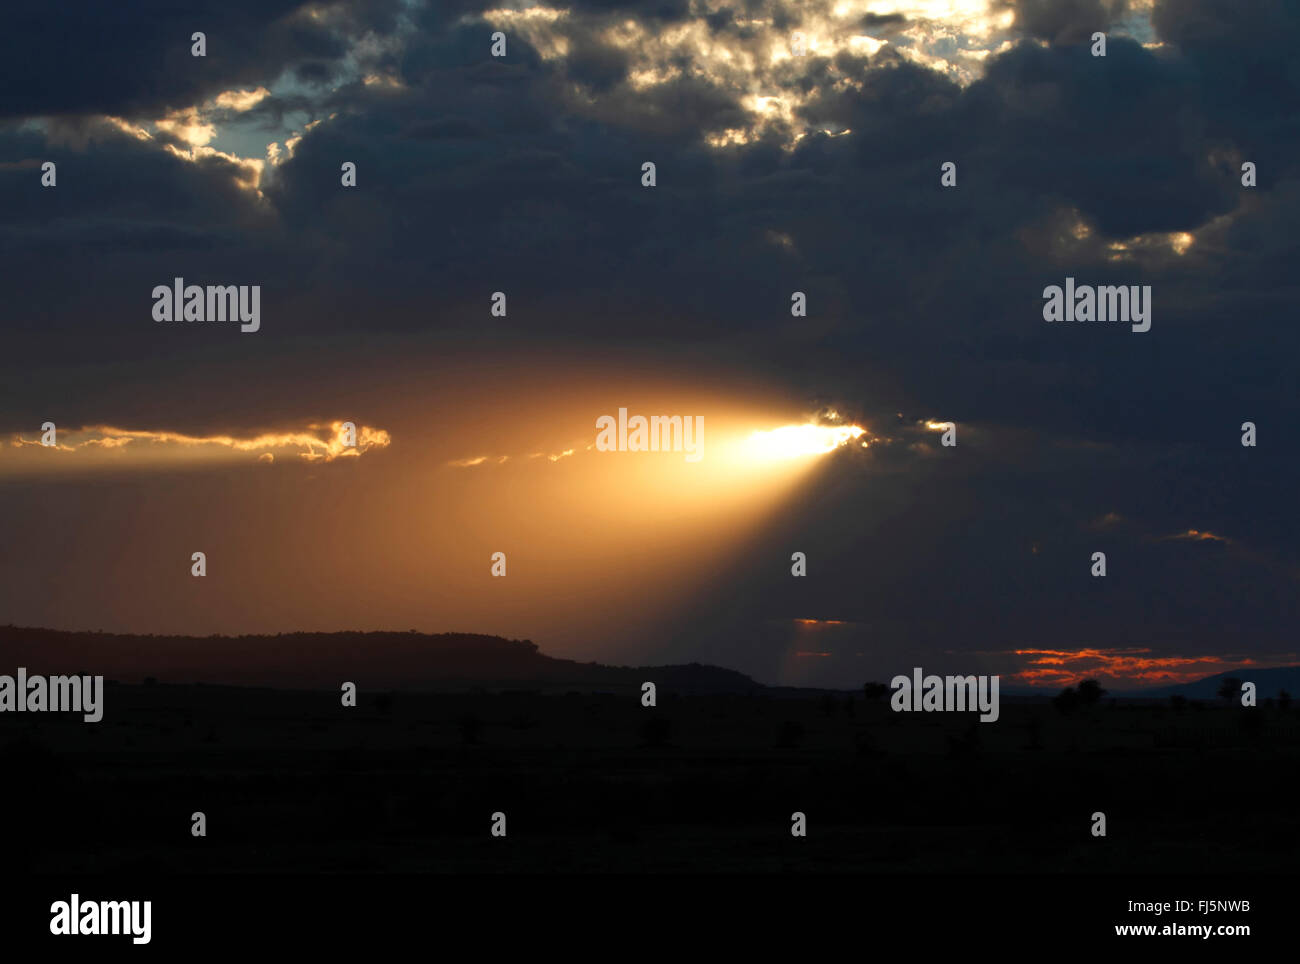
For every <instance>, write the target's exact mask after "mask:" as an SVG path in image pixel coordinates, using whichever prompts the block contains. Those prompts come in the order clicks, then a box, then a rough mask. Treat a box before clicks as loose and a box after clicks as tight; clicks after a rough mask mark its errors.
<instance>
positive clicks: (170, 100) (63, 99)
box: [0, 0, 399, 117]
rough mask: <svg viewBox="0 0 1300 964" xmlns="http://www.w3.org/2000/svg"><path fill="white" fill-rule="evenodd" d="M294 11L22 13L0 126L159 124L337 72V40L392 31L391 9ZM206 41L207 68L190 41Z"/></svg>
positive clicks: (372, 4)
mask: <svg viewBox="0 0 1300 964" xmlns="http://www.w3.org/2000/svg"><path fill="white" fill-rule="evenodd" d="M309 6H313V5H309V4H305V3H303V2H302V0H235V2H229V0H220V2H217V0H202V2H199V3H191V4H185V5H177V4H175V3H170V2H164V0H142V2H139V3H132V4H131V5H130V6H129V7H123V6H121V5H115V4H92V3H85V2H70V3H69V2H57V0H56V2H49V3H34V4H25V5H24V6H23V8H22V10H21V11H14V12H11V13H10V14H9V15H8V19H7V22H6V25H5V30H4V31H3V32H0V63H3V64H4V69H5V71H6V72H7V73H8V77H7V79H6V81H5V83H3V84H0V117H35V116H48V115H58V114H91V113H97V114H112V115H126V116H135V115H138V114H141V113H151V112H152V113H155V114H158V113H162V112H164V111H165V110H167V109H169V108H178V107H184V106H188V105H191V104H194V103H196V102H198V101H201V100H204V99H206V98H207V97H209V96H212V95H214V94H216V93H218V92H220V91H222V90H225V89H228V88H230V87H235V86H240V85H256V84H265V83H268V82H270V81H272V80H274V79H275V78H276V77H277V76H278V75H279V74H280V73H281V71H283V70H284V69H286V68H290V67H293V68H299V69H300V73H303V72H305V73H307V74H311V73H313V72H314V73H315V75H316V78H317V79H321V77H322V75H323V74H324V73H325V71H324V69H323V68H324V65H325V64H326V63H334V64H337V62H338V61H339V59H340V58H341V57H342V55H343V54H344V52H345V51H346V49H347V47H348V44H347V42H346V38H347V37H350V36H360V35H361V34H363V33H364V32H366V31H368V30H374V31H384V32H386V31H391V30H392V29H393V27H394V25H395V17H396V13H397V11H398V9H399V4H398V3H397V0H348V2H345V3H334V4H329V3H326V4H322V5H320V6H319V7H318V8H317V9H319V10H320V11H321V13H322V16H321V19H320V20H319V21H317V20H313V19H311V18H310V17H308V16H306V14H305V11H306V10H307V8H308V7H309ZM196 31H199V32H202V33H204V34H205V35H206V37H207V56H206V57H203V58H196V57H193V56H192V55H191V40H190V37H191V36H192V35H193V34H194V32H196Z"/></svg>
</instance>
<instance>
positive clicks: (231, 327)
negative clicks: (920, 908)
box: [0, 0, 1300, 690]
mask: <svg viewBox="0 0 1300 964" xmlns="http://www.w3.org/2000/svg"><path fill="white" fill-rule="evenodd" d="M195 31H202V32H203V33H204V35H205V43H206V55H205V56H203V57H195V56H193V55H192V40H191V38H192V35H193V33H194V32H195ZM498 31H499V32H500V33H501V34H502V35H503V36H504V39H505V45H506V49H505V56H503V57H494V56H492V52H491V49H492V46H493V34H494V33H495V32H498ZM1097 31H1103V32H1105V33H1106V35H1107V47H1106V55H1105V56H1104V57H1097V56H1093V54H1092V49H1091V48H1092V46H1093V41H1092V36H1093V34H1094V33H1095V32H1097ZM795 35H799V38H800V40H801V42H802V44H803V49H804V53H803V54H802V55H796V54H795V53H792V50H793V48H794V46H795V43H796V41H795V39H794V38H795ZM1297 44H1300V11H1297V9H1296V8H1295V7H1294V6H1290V5H1286V4H1282V3H1276V2H1264V0H1260V2H1240V0H1178V2H1168V3H1166V2H1161V0H1156V2H1139V0H1129V2H1122V0H1112V2H1102V0H912V2H874V0H813V2H801V3H798V4H793V3H779V2H772V0H753V2H736V3H728V2H723V0H705V2H701V0H641V2H622V0H577V2H572V3H567V4H563V5H555V6H547V5H544V4H538V3H528V2H514V3H506V4H498V3H483V2H479V0H453V2H450V3H434V4H426V3H419V2H390V0H370V2H366V0H358V2H339V3H323V4H318V3H306V4H304V3H297V2H293V0H238V2H227V3H215V2H202V0H201V2H198V3H195V4H189V5H187V7H186V9H184V10H181V9H177V8H176V6H175V5H173V4H170V3H161V2H144V3H135V4H129V5H120V6H117V7H114V8H107V7H102V6H99V5H96V6H94V7H91V6H90V5H85V4H64V3H58V2H53V3H49V4H38V5H28V7H27V8H25V9H24V10H22V11H19V12H17V13H15V14H14V15H13V16H12V18H11V22H10V24H9V29H7V30H6V31H5V32H4V34H3V36H0V64H3V65H4V66H3V67H0V70H3V71H4V73H5V75H6V76H5V77H4V83H2V84H0V212H2V213H0V257H2V261H0V292H2V293H3V301H2V302H0V331H2V332H3V339H4V347H5V350H4V352H3V353H0V366H2V369H3V370H2V371H0V522H3V526H4V531H5V534H6V551H5V552H4V553H2V554H0V622H7V623H11V624H16V625H21V626H45V627H52V628H60V629H75V630H94V629H103V630H106V631H116V632H139V633H150V632H155V633H185V634H194V635H209V634H217V633H223V634H238V633H254V632H272V633H273V632H288V631H295V630H313V631H325V630H344V629H363V630H377V629H400V630H405V629H418V630H421V631H426V632H442V631H459V632H476V633H496V634H501V635H505V636H509V637H512V638H527V639H531V640H533V641H534V642H536V643H537V644H538V645H539V646H540V647H541V649H542V651H543V652H545V653H548V654H550V655H554V656H562V657H566V658H573V659H580V660H583V661H587V660H599V661H601V662H607V663H614V664H633V663H664V662H690V661H698V662H709V663H717V664H719V665H723V666H727V667H731V668H735V669H738V670H741V671H742V672H746V673H749V674H750V675H752V676H754V677H755V678H756V679H758V680H760V681H763V682H769V683H786V684H794V685H819V686H842V687H845V688H850V687H857V686H860V685H861V683H862V682H863V681H866V680H872V679H876V680H888V679H889V678H891V677H892V676H893V675H895V674H897V673H904V674H910V672H911V669H912V668H913V667H915V666H921V667H923V668H925V669H926V671H927V672H928V671H935V672H960V673H963V674H964V673H999V674H1001V675H1003V678H1004V685H1037V686H1042V687H1045V688H1057V687H1060V686H1063V685H1065V684H1067V683H1071V682H1075V681H1077V680H1078V679H1080V678H1084V677H1086V676H1091V677H1096V678H1099V679H1101V680H1102V682H1103V684H1104V685H1106V686H1107V687H1108V688H1110V689H1112V690H1123V689H1126V688H1133V687H1137V686H1142V685H1160V684H1167V683H1171V682H1177V681H1180V680H1185V679H1194V678H1199V677H1202V676H1207V675H1210V674H1212V673H1216V672H1220V671H1222V670H1226V669H1236V668H1239V667H1250V666H1277V665H1289V664H1292V663H1295V662H1297V661H1300V656H1297V651H1300V645H1298V644H1297V643H1296V641H1295V636H1294V630H1293V627H1294V625H1295V622H1296V616H1297V604H1296V598H1297V592H1296V591H1297V588H1300V558H1298V554H1297V550H1296V537H1297V523H1296V513H1295V512H1294V511H1293V509H1292V498H1293V490H1294V485H1295V479H1296V478H1297V471H1296V470H1297V468H1298V467H1300V465H1298V464H1297V457H1296V454H1295V451H1296V450H1295V446H1294V443H1293V441H1292V439H1291V438H1290V437H1289V432H1290V430H1291V427H1292V426H1294V425H1295V424H1296V421H1297V416H1298V415H1300V413H1298V412H1297V403H1296V392H1295V391H1294V384H1295V381H1294V370H1295V359H1296V357H1297V351H1298V350H1300V335H1298V334H1297V330H1296V326H1295V324H1294V322H1293V318H1292V315H1293V305H1294V301H1295V295H1296V291H1297V289H1296V282H1295V280H1294V279H1295V272H1294V269H1295V265H1296V254H1297V251H1296V247H1297V242H1296V241H1295V240H1294V239H1295V237H1296V234H1295V231H1294V224H1295V223H1296V222H1297V220H1298V219H1300V109H1298V108H1300V66H1298V63H1300V62H1297V60H1296V58H1295V57H1294V53H1293V52H1294V50H1295V49H1296V47H1297ZM46 162H54V164H55V171H56V182H55V184H54V186H52V187H46V186H43V185H42V177H43V171H42V165H43V164H45V163H46ZM345 162H351V163H353V164H355V166H356V181H355V186H352V187H345V186H344V185H343V184H342V183H341V174H340V171H341V166H342V165H343V164H344V163H345ZM646 162H651V163H653V164H654V165H655V185H654V186H653V187H647V186H645V185H644V184H643V164H645V163H646ZM946 162H952V163H953V164H955V165H956V184H955V185H954V186H944V185H943V184H942V183H941V166H942V165H943V164H945V163H946ZM1247 162H1249V163H1251V164H1254V165H1255V170H1256V172H1257V181H1256V183H1255V184H1254V185H1253V186H1245V185H1243V183H1242V165H1243V164H1245V163H1247ZM175 278H183V279H185V280H184V283H185V284H197V285H244V286H253V285H256V286H259V290H260V312H259V315H260V317H259V326H258V330H256V331H241V330H240V326H239V324H238V323H231V322H218V321H203V322H186V321H182V320H179V319H177V320H172V321H158V320H156V318H157V314H156V303H155V297H154V295H153V292H154V289H155V288H156V287H157V286H160V285H161V286H167V287H170V286H171V285H172V284H173V280H174V279H175ZM1066 278H1074V279H1076V281H1077V282H1078V283H1079V284H1081V285H1082V284H1092V285H1139V286H1146V285H1149V286H1150V291H1151V302H1150V304H1151V327H1150V330H1148V331H1144V332H1135V331H1132V330H1131V329H1130V327H1129V326H1128V325H1126V324H1116V323H1104V322H1093V323H1089V322H1048V321H1045V320H1044V314H1043V307H1044V295H1043V292H1044V289H1045V288H1046V287H1047V286H1050V285H1058V286H1061V285H1064V284H1065V279H1066ZM496 292H501V293H504V295H505V296H506V310H505V314H504V316H502V315H501V314H499V313H496V314H494V313H493V311H492V306H493V296H494V293H496ZM794 292H802V293H803V294H804V295H805V297H806V305H807V310H806V314H805V315H794V314H792V309H791V306H792V300H791V299H792V294H793V293H794ZM621 408H622V409H626V410H627V411H628V412H629V413H631V414H633V415H635V414H642V415H645V416H650V415H681V416H684V417H699V418H701V419H702V425H703V435H702V444H701V455H702V457H701V458H700V459H699V460H698V461H688V460H687V459H686V458H684V457H683V454H682V453H680V452H630V451H615V452H610V451H602V450H601V449H600V447H599V446H598V445H597V436H598V419H600V418H601V417H602V416H614V417H617V414H618V411H619V409H621ZM47 421H49V422H53V423H54V424H55V426H56V428H57V436H56V444H54V445H50V446H46V445H42V444H40V443H41V439H42V434H43V430H42V425H43V424H44V423H46V422H47ZM1247 421H1249V422H1253V423H1254V424H1255V426H1256V432H1257V439H1256V445H1254V446H1251V447H1246V446H1243V445H1242V444H1241V440H1242V425H1243V423H1245V422H1247ZM344 422H351V423H352V424H353V425H355V426H356V428H357V440H356V441H357V444H356V445H355V446H349V445H344V444H343V442H342V435H341V434H340V433H341V431H342V430H341V426H342V425H343V423H344ZM945 423H952V424H954V425H955V426H956V440H957V444H956V445H955V446H945V445H943V444H942V441H941V436H942V430H941V429H940V428H938V427H937V426H941V425H943V424H945ZM800 425H820V426H823V427H840V428H847V427H857V428H860V429H861V430H862V431H861V433H860V434H858V435H855V436H852V437H851V438H846V439H843V444H839V445H835V446H834V447H833V448H830V449H829V450H828V451H825V452H820V453H816V454H802V455H790V454H789V453H784V452H773V451H771V450H770V447H769V449H768V450H764V449H763V448H762V446H758V447H756V446H755V445H754V444H752V443H751V441H750V440H751V436H752V435H753V433H755V432H766V431H771V430H774V429H778V428H781V427H783V426H800ZM773 456H777V457H773ZM195 551H202V552H204V553H205V554H206V559H207V575H206V576H204V577H203V578H195V577H193V576H192V575H191V558H192V553H193V552H195ZM496 552H503V553H505V557H506V575H505V576H504V577H499V576H493V575H492V572H491V569H492V561H491V560H492V556H493V554H494V553H496ZM795 552H802V553H804V555H805V557H806V560H807V562H806V566H807V570H806V571H807V575H806V576H803V577H796V576H793V575H792V554H793V553H795ZM1096 552H1104V553H1105V556H1106V565H1107V571H1106V575H1105V576H1104V577H1096V576H1093V575H1092V571H1091V570H1092V569H1093V566H1094V563H1093V554H1094V553H1096ZM303 659H304V660H307V659H310V654H309V653H304V654H303Z"/></svg>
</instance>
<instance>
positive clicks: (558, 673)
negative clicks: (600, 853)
mask: <svg viewBox="0 0 1300 964" xmlns="http://www.w3.org/2000/svg"><path fill="white" fill-rule="evenodd" d="M18 666H25V667H27V669H28V671H29V672H31V673H42V674H47V675H48V674H55V673H89V674H96V675H103V676H104V677H106V678H108V679H115V680H121V681H123V682H138V681H141V680H144V679H146V678H153V679H156V680H159V681H161V682H166V683H223V684H230V685H243V686H278V687H287V688H303V689H306V688H311V689H315V688H337V687H338V686H340V685H341V684H342V683H343V682H344V681H350V682H353V683H356V684H357V685H358V686H360V687H363V688H369V689H374V688H382V689H420V688H441V687H451V688H463V687H475V686H484V687H492V686H510V687H513V688H548V689H556V688H566V687H569V688H576V689H610V690H613V689H620V690H621V689H625V688H629V687H640V685H641V683H642V682H643V681H645V680H653V681H654V682H655V683H656V685H657V686H659V687H660V688H661V689H667V690H669V691H680V692H693V693H718V692H725V693H733V692H748V691H750V690H756V689H761V688H762V687H761V686H760V684H758V683H755V682H754V681H753V680H752V679H750V678H749V677H748V676H745V675H743V674H741V673H738V672H735V671H734V670H729V669H723V668H721V667H717V666H705V665H701V664H699V663H691V664H689V665H685V666H662V667H626V666H606V665H604V664H601V663H578V662H575V661H573V660H568V659H556V658H554V657H551V656H547V655H545V654H543V653H542V652H541V651H540V650H539V649H538V647H537V644H536V643H534V642H533V641H532V640H528V639H522V640H521V639H505V638H503V637H501V636H488V635H483V634H480V633H433V634H430V633H417V632H414V631H409V632H359V631H345V632H337V633H305V632H295V633H279V634H276V635H273V636H272V635H244V636H169V635H152V634H151V635H139V634H117V633H101V632H66V631H63V630H55V629H39V628H29V627H18V626H4V627H0V673H3V672H6V671H8V672H12V671H13V669H14V668H15V667H18ZM6 668H8V669H7V670H6Z"/></svg>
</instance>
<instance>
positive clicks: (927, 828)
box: [0, 683, 1300, 874]
mask: <svg viewBox="0 0 1300 964" xmlns="http://www.w3.org/2000/svg"><path fill="white" fill-rule="evenodd" d="M105 705H106V706H107V708H108V709H107V711H106V714H105V719H104V720H103V722H101V723H98V724H85V723H83V722H81V721H80V717H77V716H64V715H55V714H22V715H20V714H4V715H3V716H0V773H4V774H5V776H6V784H7V789H6V792H5V793H3V794H0V824H2V825H3V826H4V827H5V829H6V831H7V837H8V841H7V844H6V862H7V863H9V864H10V866H13V865H14V864H13V862H15V861H16V864H17V866H18V867H23V866H24V865H25V866H26V867H27V868H28V869H30V870H32V871H35V872H38V873H54V874H64V873H78V874H79V873H86V872H91V873H94V872H110V873H133V874H135V873H139V874H153V873H159V872H161V873H171V872H180V873H209V872H211V873H226V872H236V873H262V872H269V873H280V872H306V873H314V872H361V873H366V872H376V873H381V872H417V873H421V872H432V873H450V872H466V871H472V872H513V871H523V872H551V871H578V872H584V871H621V872H639V871H652V872H678V873H680V872H688V873H690V872H718V871H722V872H737V871H744V872H750V871H755V872H768V871H773V872H775V871H787V870H794V871H844V872H875V873H890V874H892V873H898V872H903V873H927V872H932V871H956V872H963V873H964V872H1012V873H1019V872H1033V873H1041V872H1063V873H1070V872H1089V873H1091V872H1132V871H1139V872H1144V871H1153V872H1154V871H1159V872H1161V873H1180V872H1195V873H1206V872H1220V871H1226V872H1241V871H1284V870H1291V869H1292V868H1294V866H1295V863H1296V856H1297V844H1296V833H1295V826H1296V805H1297V795H1296V785H1297V781H1296V774H1297V772H1298V769H1300V712H1298V711H1297V710H1296V709H1294V708H1291V709H1287V710H1282V709H1280V708H1278V707H1276V706H1271V705H1262V706H1260V707H1258V708H1254V709H1243V708H1238V707H1224V706H1215V705H1205V704H1202V705H1196V704H1192V705H1188V706H1184V707H1181V708H1175V707H1172V706H1170V705H1169V704H1167V703H1158V702H1154V701H1153V702H1152V703H1150V704H1149V705H1138V704H1124V703H1120V704H1118V705H1114V704H1111V703H1110V702H1109V701H1103V702H1102V703H1101V704H1099V705H1096V706H1093V707H1090V708H1084V709H1079V710H1077V711H1075V712H1073V713H1070V714H1063V713H1061V712H1060V711H1058V709H1056V708H1055V707H1054V706H1052V705H1051V704H1047V703H1041V702H1020V703H1017V702H1012V701H1010V700H1006V699H1004V701H1003V705H1002V714H1001V719H1000V720H999V721H998V722H996V723H990V724H980V723H975V722H974V720H975V717H974V716H973V715H966V714H952V713H932V714H924V713H910V714H909V713H894V712H892V711H891V710H890V708H889V705H888V702H887V701H885V700H880V701H871V702H868V701H866V700H864V698H863V697H862V695H860V694H859V695H855V696H852V697H850V696H849V695H848V694H838V695H834V696H828V695H825V694H822V693H812V694H809V695H807V696H800V695H797V694H793V693H790V692H789V691H786V692H785V693H779V692H777V693H774V692H772V691H767V692H764V691H758V692H756V693H754V694H753V695H711V696H710V695H692V696H672V695H670V694H665V693H661V695H660V705H659V706H658V707H657V708H654V709H647V708H642V707H641V706H640V701H639V698H638V693H637V692H636V690H635V689H633V688H628V689H627V690H626V691H625V692H619V693H614V694H608V693H605V694H593V693H582V694H579V693H570V694H567V695H565V694H563V693H550V694H541V693H528V692H504V693H501V692H499V693H469V694H420V693H407V692H402V693H395V694H387V693H374V692H371V693H366V692H363V693H362V694H361V695H360V698H359V705H358V706H357V707H356V708H344V707H342V706H341V705H340V700H339V695H338V693H337V691H334V692H329V691H321V692H307V691H279V690H269V689H243V688H232V687H220V686H190V685H167V684H154V685H120V684H111V683H110V684H108V685H107V686H106V696H105ZM195 811H202V812H203V813H204V814H205V815H206V818H207V836H206V837H205V838H195V837H193V836H191V814H192V813H193V812H195ZM495 811H501V812H504V813H505V814H506V821H507V824H506V826H507V836H506V837H504V838H497V837H493V836H491V834H490V832H489V830H490V826H491V815H492V814H493V812H495ZM795 811H802V812H803V813H805V814H806V816H807V826H808V833H807V837H806V838H795V837H792V836H791V833H790V826H791V814H792V813H793V812H795ZM1095 811H1102V812H1104V813H1105V814H1106V821H1107V836H1106V837H1105V838H1096V837H1094V836H1092V834H1091V832H1090V829H1091V826H1092V822H1091V815H1092V814H1093V813H1094V812H1095Z"/></svg>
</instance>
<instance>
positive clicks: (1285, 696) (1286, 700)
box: [1277, 690, 1291, 711]
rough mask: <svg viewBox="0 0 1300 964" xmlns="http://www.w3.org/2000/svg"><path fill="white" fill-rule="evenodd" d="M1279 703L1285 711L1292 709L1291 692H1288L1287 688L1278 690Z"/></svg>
mask: <svg viewBox="0 0 1300 964" xmlns="http://www.w3.org/2000/svg"><path fill="white" fill-rule="evenodd" d="M1277 705H1278V707H1279V708H1280V709H1281V710H1283V711H1286V710H1288V709H1290V708H1291V694H1290V693H1288V692H1287V691H1286V690H1278V691H1277Z"/></svg>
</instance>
